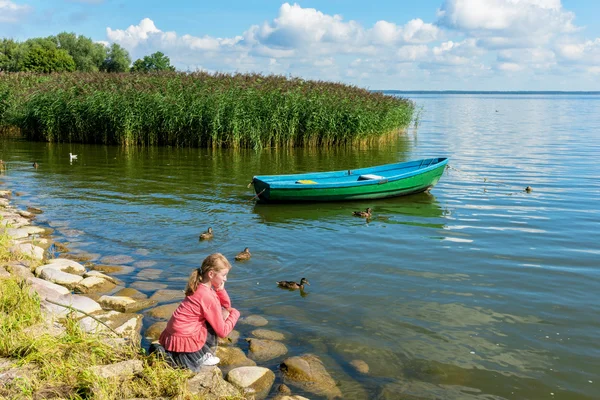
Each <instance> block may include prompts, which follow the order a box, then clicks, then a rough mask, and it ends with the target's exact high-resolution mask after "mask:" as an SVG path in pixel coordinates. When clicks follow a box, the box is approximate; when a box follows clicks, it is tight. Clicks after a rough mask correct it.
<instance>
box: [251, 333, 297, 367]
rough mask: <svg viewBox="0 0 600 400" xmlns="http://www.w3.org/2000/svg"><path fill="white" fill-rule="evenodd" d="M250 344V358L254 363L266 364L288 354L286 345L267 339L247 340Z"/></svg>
mask: <svg viewBox="0 0 600 400" xmlns="http://www.w3.org/2000/svg"><path fill="white" fill-rule="evenodd" d="M246 341H248V342H249V343H250V347H249V349H248V357H250V359H252V360H254V361H258V362H265V361H269V360H272V359H274V358H277V357H281V356H282V355H284V354H287V352H288V349H287V347H286V346H285V344H283V343H281V342H277V341H275V340H265V339H254V338H249V339H246Z"/></svg>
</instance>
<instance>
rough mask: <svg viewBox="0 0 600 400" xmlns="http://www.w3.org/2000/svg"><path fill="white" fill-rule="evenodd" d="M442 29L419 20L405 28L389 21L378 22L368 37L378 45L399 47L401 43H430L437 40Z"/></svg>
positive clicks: (410, 22)
mask: <svg viewBox="0 0 600 400" xmlns="http://www.w3.org/2000/svg"><path fill="white" fill-rule="evenodd" d="M439 36H440V29H439V28H438V27H437V26H435V25H433V24H428V23H425V22H423V20H421V19H419V18H417V19H413V20H411V21H409V22H408V23H407V24H406V25H404V26H397V25H396V24H394V23H391V22H387V21H377V22H376V23H375V25H374V26H373V28H372V29H371V30H370V31H369V32H368V37H369V39H371V41H372V42H374V43H377V44H386V45H397V44H399V43H429V42H433V41H435V40H437V39H438V38H439Z"/></svg>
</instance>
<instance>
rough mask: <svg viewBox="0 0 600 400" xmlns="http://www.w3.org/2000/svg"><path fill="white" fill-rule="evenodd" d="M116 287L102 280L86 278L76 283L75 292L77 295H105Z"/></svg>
mask: <svg viewBox="0 0 600 400" xmlns="http://www.w3.org/2000/svg"><path fill="white" fill-rule="evenodd" d="M116 286H117V285H115V284H114V283H113V282H111V281H109V280H106V279H104V278H101V277H97V276H88V277H86V278H83V279H82V280H81V281H79V282H78V283H77V285H76V286H75V291H77V292H79V293H106V292H109V291H110V290H112V289H114V288H115V287H116Z"/></svg>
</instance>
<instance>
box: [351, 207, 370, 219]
mask: <svg viewBox="0 0 600 400" xmlns="http://www.w3.org/2000/svg"><path fill="white" fill-rule="evenodd" d="M352 215H354V216H355V217H361V218H371V207H369V208H367V209H366V210H365V211H354V212H353V213H352Z"/></svg>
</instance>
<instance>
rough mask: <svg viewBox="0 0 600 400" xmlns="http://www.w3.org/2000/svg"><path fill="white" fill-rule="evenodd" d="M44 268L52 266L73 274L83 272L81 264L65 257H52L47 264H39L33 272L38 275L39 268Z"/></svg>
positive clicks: (83, 268)
mask: <svg viewBox="0 0 600 400" xmlns="http://www.w3.org/2000/svg"><path fill="white" fill-rule="evenodd" d="M44 268H52V269H56V270H59V271H63V272H68V273H70V274H75V275H83V274H84V273H85V267H84V266H83V265H81V264H79V263H78V262H77V261H73V260H69V259H67V258H54V259H51V260H48V263H47V264H44V265H40V266H39V267H38V268H37V269H36V270H35V274H36V275H38V276H39V275H40V272H41V270H43V269H44ZM38 271H39V272H38Z"/></svg>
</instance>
